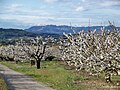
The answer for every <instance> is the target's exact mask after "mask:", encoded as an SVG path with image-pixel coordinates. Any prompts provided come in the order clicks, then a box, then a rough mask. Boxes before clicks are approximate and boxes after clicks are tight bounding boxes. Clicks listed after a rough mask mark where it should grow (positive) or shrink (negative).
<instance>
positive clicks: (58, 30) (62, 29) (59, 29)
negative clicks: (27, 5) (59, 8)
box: [25, 25, 120, 35]
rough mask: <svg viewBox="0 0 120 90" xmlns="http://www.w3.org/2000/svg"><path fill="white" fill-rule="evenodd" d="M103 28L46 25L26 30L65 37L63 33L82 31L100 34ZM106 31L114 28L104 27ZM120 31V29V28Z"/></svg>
mask: <svg viewBox="0 0 120 90" xmlns="http://www.w3.org/2000/svg"><path fill="white" fill-rule="evenodd" d="M101 27H103V26H91V27H71V26H66V25H62V26H57V25H46V26H32V27H30V28H28V29H25V31H27V32H32V33H36V34H42V33H46V34H58V35H63V33H73V32H80V31H81V30H84V31H88V30H95V29H96V31H97V32H98V31H100V29H101ZM104 28H105V29H106V30H112V28H114V26H113V25H112V28H111V26H105V27H104ZM117 28H119V27H117ZM119 29H120V28H119Z"/></svg>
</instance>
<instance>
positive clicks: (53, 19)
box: [0, 0, 120, 29]
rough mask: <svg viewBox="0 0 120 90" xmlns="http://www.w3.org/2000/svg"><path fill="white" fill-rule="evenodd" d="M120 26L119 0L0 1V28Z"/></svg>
mask: <svg viewBox="0 0 120 90" xmlns="http://www.w3.org/2000/svg"><path fill="white" fill-rule="evenodd" d="M89 20H90V22H91V25H101V24H102V25H108V20H110V21H111V22H113V21H114V23H115V25H116V26H120V0H0V27H2V28H23V29H24V28H29V27H30V26H34V25H46V24H56V25H70V23H71V24H72V26H88V22H89Z"/></svg>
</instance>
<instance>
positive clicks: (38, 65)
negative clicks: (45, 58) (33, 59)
mask: <svg viewBox="0 0 120 90" xmlns="http://www.w3.org/2000/svg"><path fill="white" fill-rule="evenodd" d="M37 69H40V60H37Z"/></svg>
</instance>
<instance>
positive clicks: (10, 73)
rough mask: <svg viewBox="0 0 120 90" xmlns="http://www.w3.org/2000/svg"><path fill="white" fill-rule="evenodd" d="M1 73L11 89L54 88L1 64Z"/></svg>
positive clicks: (38, 89)
mask: <svg viewBox="0 0 120 90" xmlns="http://www.w3.org/2000/svg"><path fill="white" fill-rule="evenodd" d="M0 75H1V76H2V77H3V78H4V79H5V82H6V83H7V85H8V87H9V88H10V90H53V89H52V88H50V87H48V86H46V85H43V84H42V83H41V84H40V83H37V82H36V81H35V80H33V79H32V78H31V77H29V76H26V75H24V74H21V73H18V72H16V71H14V70H11V69H9V68H8V67H6V66H4V65H1V64H0Z"/></svg>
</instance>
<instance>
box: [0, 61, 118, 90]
mask: <svg viewBox="0 0 120 90" xmlns="http://www.w3.org/2000/svg"><path fill="white" fill-rule="evenodd" d="M0 63H2V64H4V65H6V66H8V67H9V68H11V69H14V70H15V71H18V72H21V73H24V74H27V75H29V76H31V77H33V78H34V79H36V80H37V81H38V82H43V83H45V84H47V85H48V86H50V87H52V88H55V89H56V90H119V89H118V88H119V87H116V86H110V85H108V84H107V83H105V81H104V79H103V78H102V77H101V78H97V77H93V76H89V75H88V73H86V72H76V71H74V70H66V69H65V68H64V65H63V63H62V62H56V61H48V62H42V64H41V65H42V67H41V69H39V70H37V69H36V68H35V67H31V66H30V65H29V64H28V63H21V64H15V63H13V62H0ZM117 78H118V79H120V77H117ZM103 88H104V89H103Z"/></svg>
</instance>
